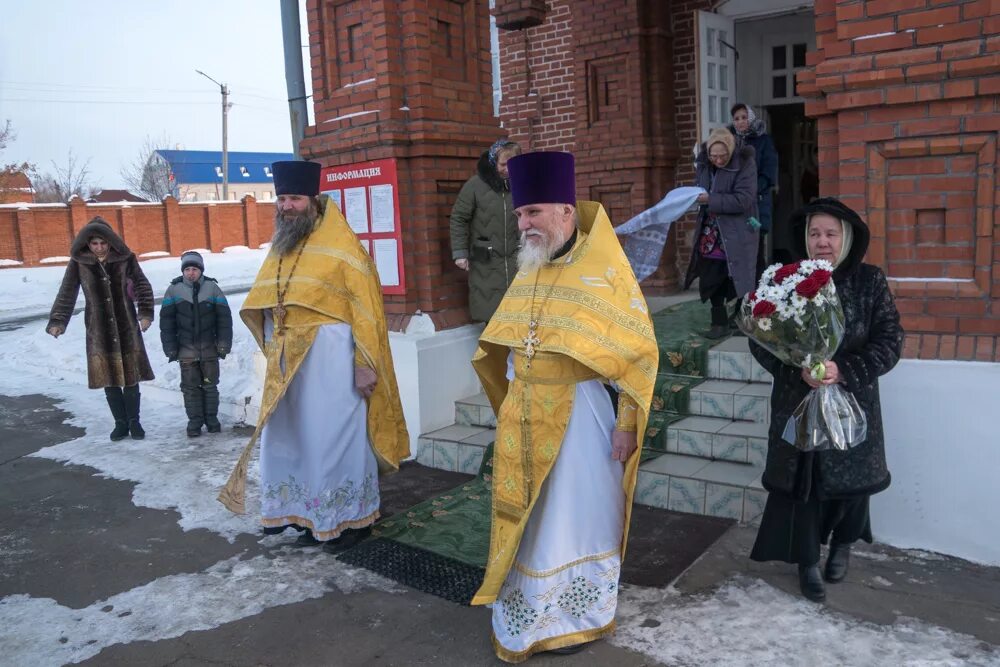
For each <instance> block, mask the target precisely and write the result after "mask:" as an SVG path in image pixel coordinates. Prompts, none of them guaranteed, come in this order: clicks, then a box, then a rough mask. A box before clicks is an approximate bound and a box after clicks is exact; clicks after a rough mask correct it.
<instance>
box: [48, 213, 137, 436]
mask: <svg viewBox="0 0 1000 667" xmlns="http://www.w3.org/2000/svg"><path fill="white" fill-rule="evenodd" d="M81 286H82V287H83V296H84V299H85V300H86V307H85V308H84V316H83V325H84V328H85V329H86V332H87V380H88V385H89V386H90V388H91V389H99V388H102V387H103V388H104V393H105V395H106V397H107V400H108V407H110V408H111V414H112V416H113V417H114V419H115V428H114V430H113V431H111V439H112V440H116V441H117V440H121V439H122V438H124V437H125V436H126V435H131V436H132V439H133V440H142V439H143V438H144V437H146V432H145V431H144V430H143V428H142V424H140V423H139V381H140V380H152V379H153V369H152V368H151V367H150V365H149V359H148V358H147V357H146V347H145V345H143V342H142V333H141V332H143V331H146V329H148V328H149V326H150V324H152V323H153V288H152V287H150V285H149V281H148V280H146V276H145V275H143V273H142V269H141V268H139V261H138V260H137V259H136V257H135V254H134V253H133V252H132V251H131V250H129V249H128V246H126V245H125V242H124V241H122V239H121V237H119V236H118V235H117V234H115V232H114V231H113V230H112V229H111V225H109V224H108V223H107V222H105V221H104V219H103V218H100V217H97V218H94V219H93V220H91V221H90V222H89V223H87V224H86V225H85V226H84V227H83V229H81V230H80V233H79V234H77V236H76V239H75V240H74V241H73V245H72V248H71V250H70V260H69V264H68V265H67V266H66V273H65V274H64V275H63V280H62V284H61V285H60V286H59V294H58V295H56V300H55V303H54V304H52V312H51V314H50V315H49V323H48V326H47V327H46V332H48V333H49V334H50V335H51V336H53V337H55V338H58V337H59V336H61V335H62V334H63V333H65V332H66V326H67V325H68V324H69V320H70V318H71V317H72V316H73V310H74V309H75V308H76V297H77V294H79V292H80V287H81ZM136 301H138V305H139V312H138V316H136V303H135V302H136Z"/></svg>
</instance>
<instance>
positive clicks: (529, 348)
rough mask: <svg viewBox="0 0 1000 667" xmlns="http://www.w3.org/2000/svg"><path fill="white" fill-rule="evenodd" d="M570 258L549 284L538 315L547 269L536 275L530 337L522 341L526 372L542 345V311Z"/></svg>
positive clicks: (530, 312)
mask: <svg viewBox="0 0 1000 667" xmlns="http://www.w3.org/2000/svg"><path fill="white" fill-rule="evenodd" d="M569 254H570V257H572V249H571V250H570V253H569ZM570 257H568V258H566V260H565V261H563V262H562V263H560V265H559V271H558V272H557V273H556V277H555V279H554V280H553V281H552V282H551V283H550V284H549V291H548V292H547V293H546V294H545V298H544V299H542V300H541V301H540V302H539V304H538V314H537V315H536V314H535V297H536V296H537V295H538V278H539V277H540V276H541V274H542V269H543V268H545V267H544V266H543V267H540V268H539V269H538V271H537V272H536V273H535V284H534V286H533V287H532V288H531V305H530V306H529V307H528V335H527V336H525V337H524V338H523V339H522V341H521V342H523V343H524V357H525V361H524V369H525V370H528V369H530V368H531V360H532V359H533V358H534V357H535V352H536V349H535V348H537V347H539V346H540V345H541V344H542V339H541V338H539V337H538V319H539V318H540V317H541V316H542V309H543V308H544V307H545V302H546V301H548V300H549V297H550V296H552V293H553V292H554V291H555V289H556V283H558V282H559V277H560V276H561V275H562V271H563V269H564V268H566V265H567V264H569V259H570Z"/></svg>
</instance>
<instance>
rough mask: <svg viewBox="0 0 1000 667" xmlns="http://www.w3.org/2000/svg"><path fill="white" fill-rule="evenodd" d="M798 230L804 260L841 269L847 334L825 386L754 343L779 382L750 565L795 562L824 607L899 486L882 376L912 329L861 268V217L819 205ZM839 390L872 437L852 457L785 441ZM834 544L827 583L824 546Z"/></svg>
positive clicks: (880, 277)
mask: <svg viewBox="0 0 1000 667" xmlns="http://www.w3.org/2000/svg"><path fill="white" fill-rule="evenodd" d="M791 228H792V230H793V233H794V234H795V237H794V238H795V240H796V243H797V246H798V247H797V251H798V252H799V253H800V256H801V257H803V258H804V257H810V258H812V259H826V260H829V261H830V262H831V263H832V264H833V265H834V266H835V267H836V268H835V270H834V273H833V281H834V284H835V285H836V287H837V294H838V296H839V297H840V301H841V304H842V305H843V308H844V315H845V334H844V339H843V341H842V342H841V344H840V348H839V349H838V350H837V352H836V354H834V356H833V360H832V361H828V362H827V363H826V377H825V379H824V380H823V381H821V382H817V381H816V380H814V379H813V378H812V377H811V376H810V375H809V373H808V371H804V370H802V369H800V368H795V367H793V366H786V365H785V364H782V363H781V362H780V361H778V359H777V358H775V357H774V356H773V355H771V354H770V353H769V352H767V351H766V350H764V349H763V348H762V347H760V346H758V345H756V344H754V343H753V341H751V342H750V351H751V352H752V353H753V356H754V357H755V358H756V359H757V361H759V362H760V364H761V365H762V366H763V367H764V368H766V369H767V370H768V371H769V372H770V373H771V375H772V376H773V377H774V388H773V390H772V393H771V426H770V431H769V434H768V449H767V465H766V467H765V470H764V477H763V484H764V488H765V489H767V490H768V491H769V492H770V495H769V496H768V499H767V504H766V505H765V507H764V515H763V517H762V519H761V523H760V530H759V531H758V532H757V541H756V543H755V544H754V547H753V551H752V553H751V554H750V558H752V559H753V560H757V561H768V560H780V561H784V562H786V563H796V564H797V565H798V566H799V586H800V588H801V590H802V594H803V595H805V596H806V597H807V598H809V599H810V600H815V601H817V602H818V601H822V600H823V599H825V597H826V591H825V588H824V585H823V580H824V579H825V580H826V581H828V582H830V583H835V582H838V581H840V580H842V579H843V578H844V575H846V574H847V567H848V563H849V558H850V552H851V544H852V543H853V542H855V541H857V540H859V539H863V540H865V541H866V542H871V541H872V531H871V522H870V520H869V515H868V501H869V498H870V497H871V495H872V494H873V493H878V492H879V491H882V490H884V489H885V488H887V487H888V486H889V481H890V476H889V469H888V467H887V465H886V461H885V443H884V439H883V435H882V408H881V405H880V403H879V390H878V378H879V376H881V375H884V374H886V373H888V372H889V371H890V370H891V369H892V367H893V366H895V365H896V362H897V361H899V355H900V353H901V352H902V349H903V329H902V327H901V326H900V324H899V313H898V311H897V310H896V304H895V302H894V301H893V298H892V293H891V292H890V291H889V284H888V282H887V281H886V278H885V274H884V273H882V270H881V269H879V268H878V267H876V266H872V265H871V264H864V263H862V261H861V260H862V258H864V256H865V252H866V251H867V250H868V237H869V235H868V227H867V225H865V223H864V222H863V221H862V220H861V218H860V217H859V216H858V214H857V213H855V212H854V211H852V210H851V209H850V208H848V207H847V206H845V205H844V204H842V203H841V202H840V201H839V200H837V199H834V198H832V197H828V198H823V199H817V200H815V201H813V202H812V203H811V204H809V205H807V206H805V207H804V208H802V209H800V210H799V211H797V212H796V213H795V214H794V215H793V216H792V220H791ZM834 383H839V384H840V385H841V386H842V387H843V388H844V389H846V390H847V391H849V392H850V393H851V394H853V395H854V397H855V398H856V399H857V401H858V403H859V404H860V406H861V408H862V410H864V413H865V417H866V419H867V421H868V437H867V439H866V440H865V441H864V442H862V443H861V444H859V445H856V446H855V447H853V448H851V449H849V450H847V451H844V452H841V451H835V450H830V451H820V452H801V451H799V450H798V449H796V448H795V447H794V446H792V445H790V444H788V443H787V442H785V441H784V440H783V439H782V437H781V434H782V431H783V430H784V428H785V424H786V422H787V420H788V417H789V416H790V415H791V414H792V412H793V411H794V410H795V407H796V406H797V405H798V404H799V403H800V402H801V401H802V399H803V398H805V396H806V394H807V393H808V392H809V390H810V388H812V387H818V386H820V385H821V384H834ZM831 538H832V539H831ZM828 540H830V554H829V557H828V558H827V561H826V565H825V569H824V571H823V573H822V576H821V574H820V570H819V556H820V544H821V543H823V544H826V543H827V541H828Z"/></svg>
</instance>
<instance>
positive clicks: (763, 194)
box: [729, 102, 778, 278]
mask: <svg viewBox="0 0 1000 667" xmlns="http://www.w3.org/2000/svg"><path fill="white" fill-rule="evenodd" d="M729 115H730V116H731V117H732V119H733V122H732V123H731V124H730V125H729V131H730V132H732V133H733V136H735V137H736V145H737V146H738V147H740V146H753V150H754V161H755V162H756V164H757V220H759V221H760V240H759V242H758V247H757V277H758V278H759V277H760V274H761V273H763V271H764V265H765V263H766V259H765V252H764V247H765V245H766V238H765V237H766V236H767V234H769V233H770V232H771V212H772V211H773V206H774V203H773V202H772V200H771V192H772V191H773V190H774V186H775V185H777V184H778V151H777V150H776V149H775V148H774V141H772V140H771V135H769V134H768V133H767V130H766V129H765V128H764V120H763V119H762V118H758V117H757V114H756V113H754V110H753V107H751V106H750V105H748V104H744V103H743V102H737V103H736V104H734V105H733V108H732V109H730V111H729Z"/></svg>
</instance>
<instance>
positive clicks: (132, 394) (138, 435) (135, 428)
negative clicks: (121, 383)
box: [122, 384, 146, 440]
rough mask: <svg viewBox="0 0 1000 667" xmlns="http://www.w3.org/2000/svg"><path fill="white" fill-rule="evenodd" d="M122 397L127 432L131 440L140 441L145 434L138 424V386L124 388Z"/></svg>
mask: <svg viewBox="0 0 1000 667" xmlns="http://www.w3.org/2000/svg"><path fill="white" fill-rule="evenodd" d="M122 396H123V398H124V399H125V414H126V415H128V432H129V433H130V434H131V435H132V439H133V440H142V439H143V438H145V437H146V432H145V431H144V430H143V429H142V424H140V423H139V385H137V384H134V385H132V386H131V387H125V389H123V390H122Z"/></svg>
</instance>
